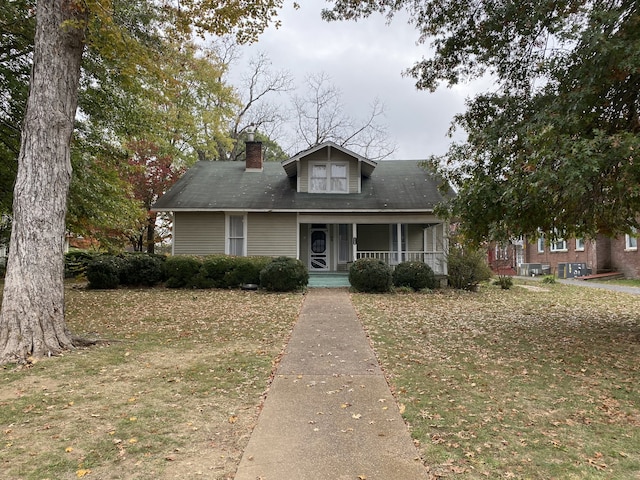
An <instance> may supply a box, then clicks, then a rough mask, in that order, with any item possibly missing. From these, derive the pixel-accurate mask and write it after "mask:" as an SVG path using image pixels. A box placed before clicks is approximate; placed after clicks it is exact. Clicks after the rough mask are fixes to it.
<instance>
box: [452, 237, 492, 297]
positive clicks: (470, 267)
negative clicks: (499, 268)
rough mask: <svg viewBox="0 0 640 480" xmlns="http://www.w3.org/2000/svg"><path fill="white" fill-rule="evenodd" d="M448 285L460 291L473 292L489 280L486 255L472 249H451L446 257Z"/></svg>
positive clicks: (489, 271) (456, 247)
mask: <svg viewBox="0 0 640 480" xmlns="http://www.w3.org/2000/svg"><path fill="white" fill-rule="evenodd" d="M447 260H448V268H449V285H451V286H452V287H453V288H457V289H460V290H475V289H476V287H477V286H478V284H479V283H480V282H484V281H486V280H489V279H490V278H491V269H490V268H489V265H487V258H486V253H485V252H484V251H482V250H478V249H472V248H462V247H459V246H455V247H452V248H451V250H449V255H448V256H447Z"/></svg>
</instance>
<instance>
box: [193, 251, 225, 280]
mask: <svg viewBox="0 0 640 480" xmlns="http://www.w3.org/2000/svg"><path fill="white" fill-rule="evenodd" d="M231 258H232V257H230V256H228V255H210V256H207V257H205V258H204V259H203V260H202V267H201V268H200V272H199V273H198V276H197V280H196V281H195V287H196V288H226V287H227V284H226V281H225V275H226V274H227V272H228V271H229V269H230V268H231Z"/></svg>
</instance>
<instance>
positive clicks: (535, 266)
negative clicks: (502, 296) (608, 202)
mask: <svg viewBox="0 0 640 480" xmlns="http://www.w3.org/2000/svg"><path fill="white" fill-rule="evenodd" d="M488 259H489V264H490V265H491V267H492V268H493V269H494V271H498V270H499V269H500V268H497V267H501V268H502V269H504V268H505V266H508V267H511V268H513V269H515V271H516V272H517V274H518V275H526V276H530V275H544V274H553V275H555V276H557V277H560V278H571V277H579V276H583V275H587V274H594V273H607V272H620V273H622V274H624V276H625V277H627V278H640V252H639V251H638V236H634V235H623V236H620V237H616V238H608V237H605V236H603V235H599V236H597V237H596V239H595V240H586V239H576V238H572V239H567V240H565V239H559V240H556V241H554V242H546V241H545V239H544V238H541V239H538V240H537V241H535V242H527V241H513V242H511V243H510V244H509V245H507V246H504V245H503V246H495V245H492V246H491V247H490V248H489V252H488Z"/></svg>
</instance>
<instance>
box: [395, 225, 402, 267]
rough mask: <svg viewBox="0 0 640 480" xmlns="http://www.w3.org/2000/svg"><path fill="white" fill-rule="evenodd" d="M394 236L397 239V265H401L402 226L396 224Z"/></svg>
mask: <svg viewBox="0 0 640 480" xmlns="http://www.w3.org/2000/svg"><path fill="white" fill-rule="evenodd" d="M396 236H397V238H398V263H402V224H401V223H396Z"/></svg>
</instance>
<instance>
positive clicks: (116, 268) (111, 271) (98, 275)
mask: <svg viewBox="0 0 640 480" xmlns="http://www.w3.org/2000/svg"><path fill="white" fill-rule="evenodd" d="M120 262H121V260H120V259H119V258H118V257H114V256H113V255H100V256H98V257H96V258H94V259H93V260H92V261H91V262H89V264H88V265H87V269H86V274H87V280H89V288H95V289H110V288H118V285H119V284H120Z"/></svg>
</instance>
